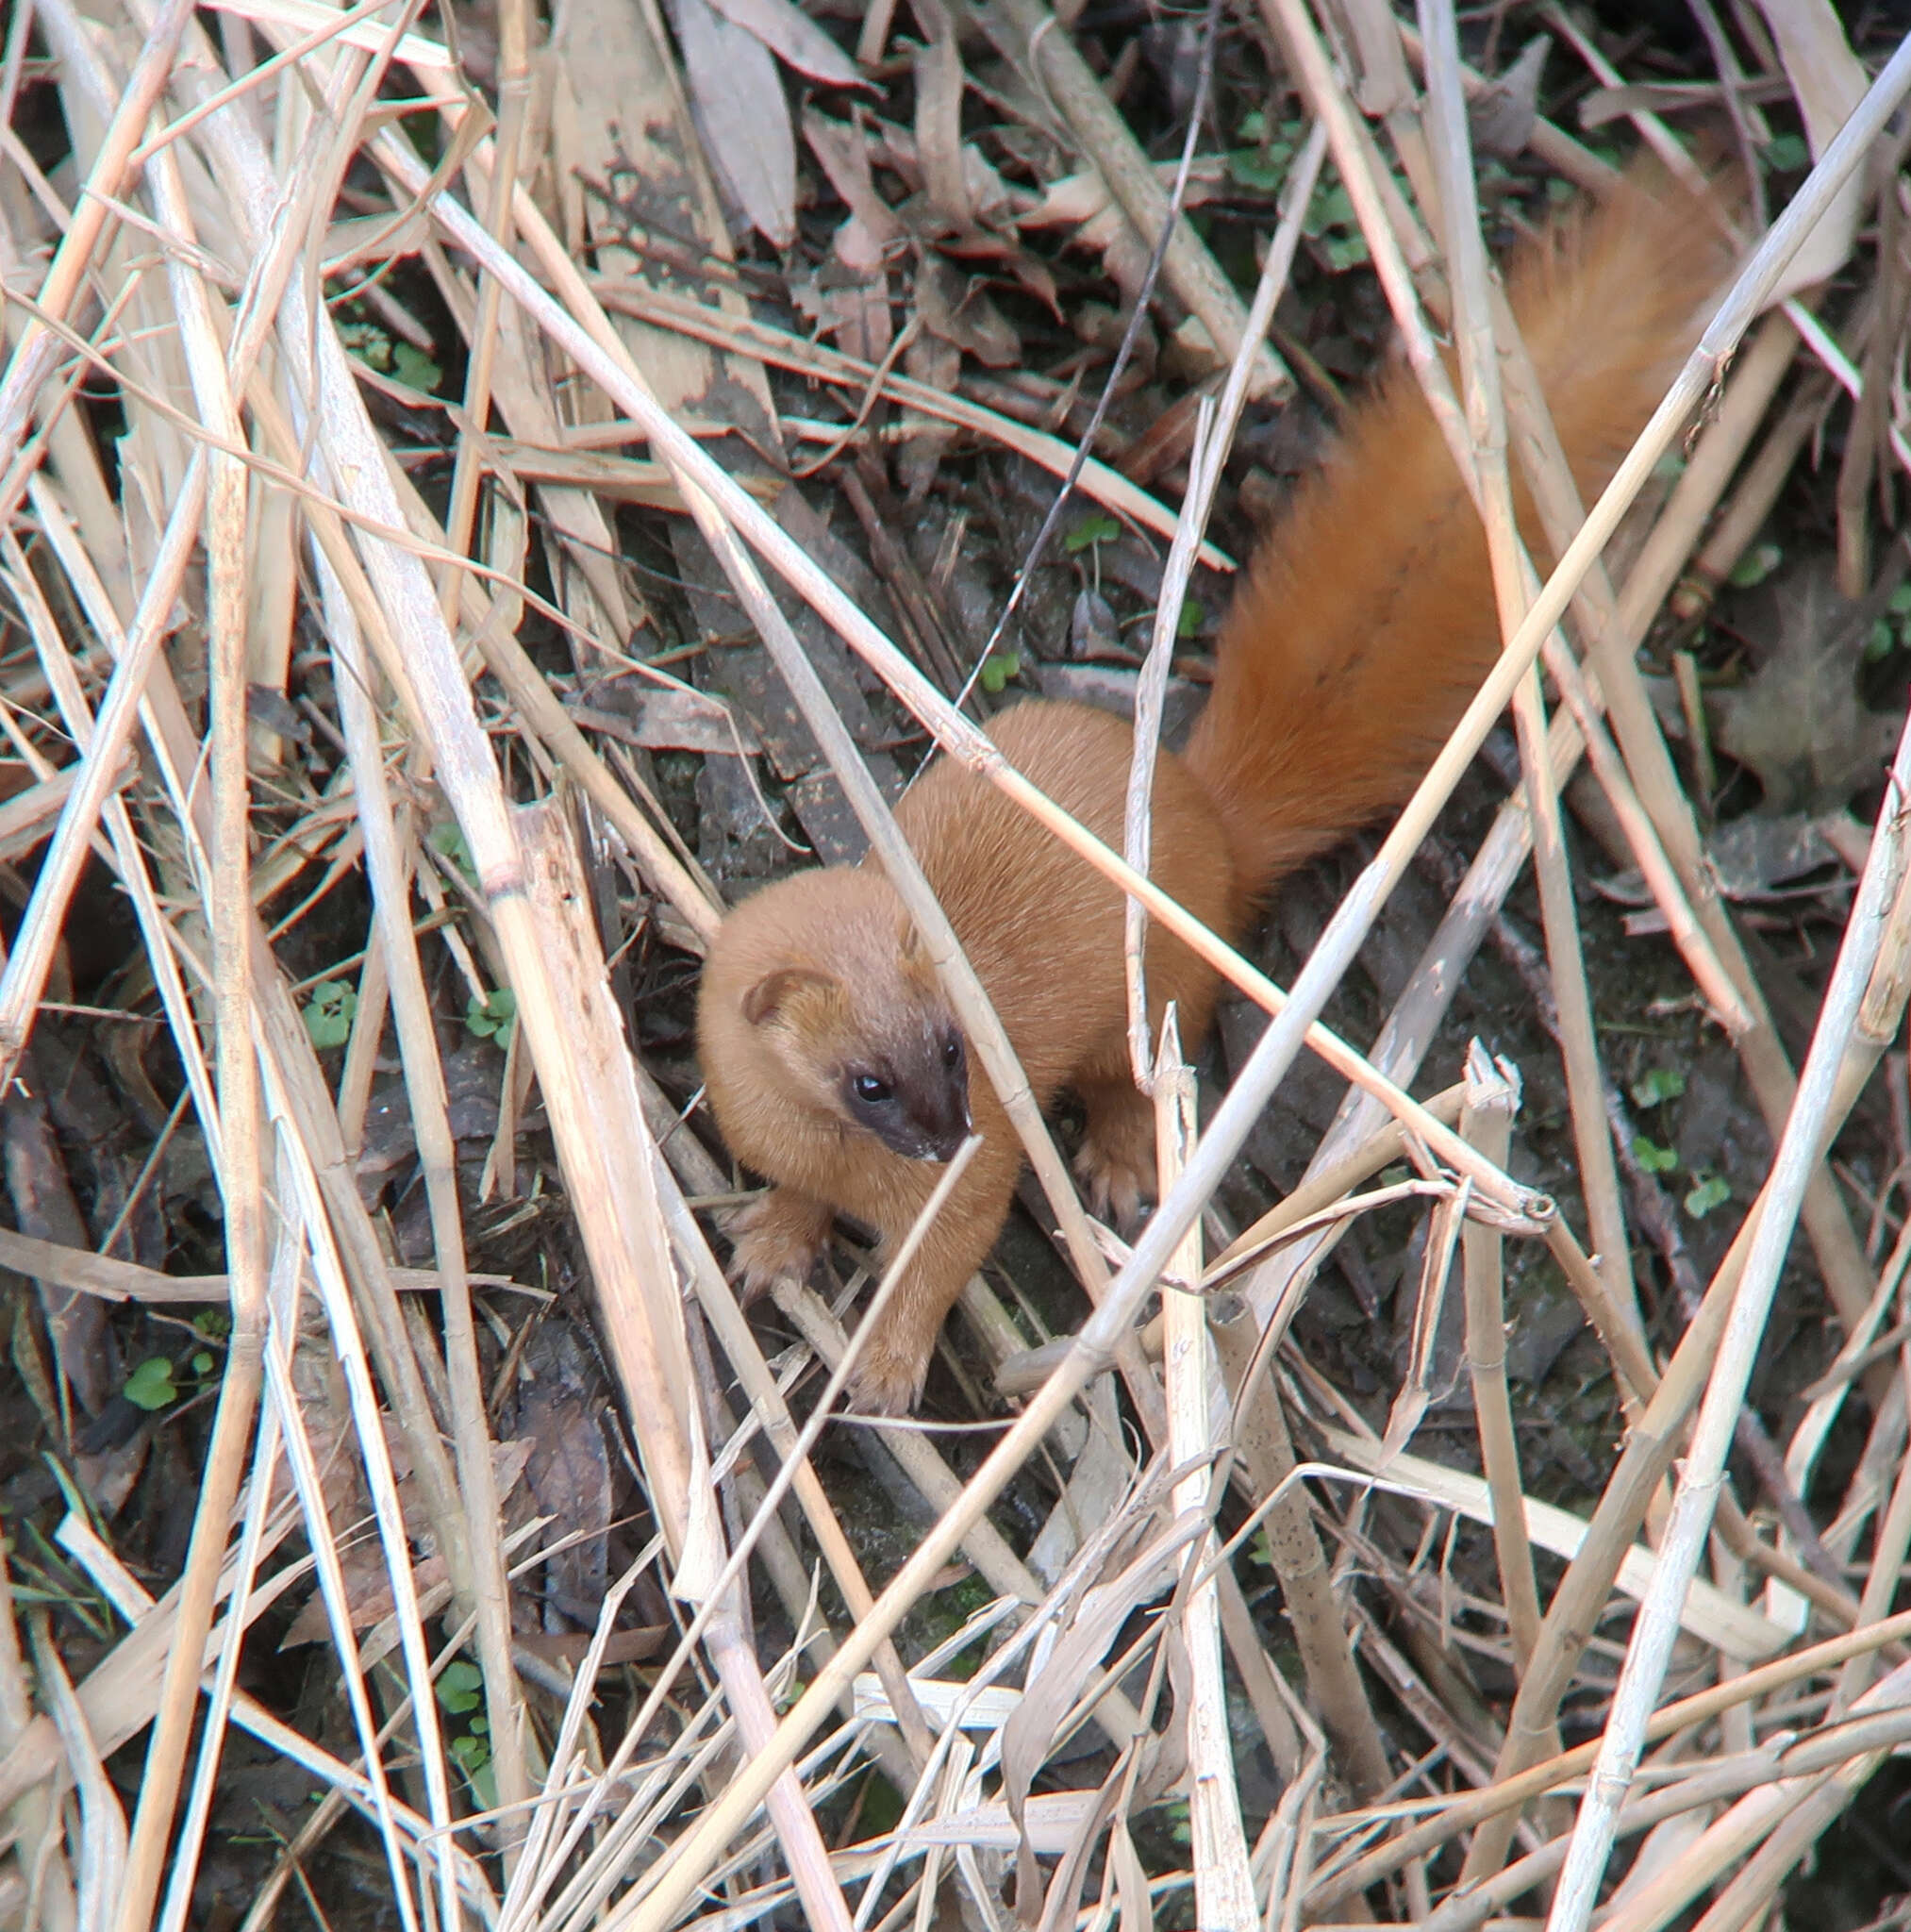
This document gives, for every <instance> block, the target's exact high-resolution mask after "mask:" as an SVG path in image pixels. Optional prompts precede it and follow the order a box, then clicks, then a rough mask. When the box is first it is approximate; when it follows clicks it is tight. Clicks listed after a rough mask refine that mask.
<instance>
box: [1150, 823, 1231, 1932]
mask: <svg viewBox="0 0 1911 1932" xmlns="http://www.w3.org/2000/svg"><path fill="white" fill-rule="evenodd" d="M1144 869H1145V860H1144ZM1153 1073H1154V1094H1155V1173H1156V1175H1157V1177H1158V1183H1159V1185H1158V1190H1157V1191H1158V1192H1159V1193H1160V1194H1161V1195H1162V1196H1164V1197H1165V1196H1166V1195H1167V1194H1168V1193H1169V1192H1170V1191H1171V1190H1172V1188H1173V1186H1174V1183H1175V1181H1176V1180H1177V1179H1178V1178H1179V1177H1180V1174H1181V1171H1182V1168H1183V1166H1184V1165H1185V1163H1186V1160H1187V1157H1188V1149H1189V1148H1190V1147H1191V1146H1192V1145H1193V1143H1194V1141H1195V1139H1196V1136H1197V1133H1198V1131H1199V1128H1198V1123H1197V1121H1196V1119H1195V1107H1194V1070H1193V1069H1192V1068H1191V1067H1189V1066H1188V1064H1187V1062H1186V1061H1184V1060H1183V1058H1182V1057H1181V1034H1180V1029H1179V1027H1178V1026H1177V1024H1176V1023H1175V1014H1174V1009H1173V1008H1172V1007H1171V1008H1169V1010H1168V1014H1167V1017H1166V1018H1165V1020H1164V1021H1163V1023H1162V1028H1161V1048H1160V1051H1159V1053H1158V1054H1156V1055H1155V1057H1154V1066H1153ZM1169 1267H1170V1269H1171V1270H1172V1272H1173V1273H1174V1274H1176V1275H1178V1276H1179V1277H1180V1278H1181V1279H1182V1280H1183V1281H1198V1280H1200V1278H1201V1222H1200V1220H1199V1218H1197V1219H1195V1220H1194V1221H1193V1222H1191V1223H1190V1224H1188V1232H1187V1233H1186V1234H1185V1235H1184V1236H1183V1237H1182V1240H1181V1244H1180V1246H1179V1247H1178V1248H1177V1249H1176V1250H1175V1252H1174V1254H1173V1255H1172V1257H1170V1261H1169ZM1163 1302H1164V1307H1163V1313H1164V1315H1165V1318H1166V1325H1167V1335H1166V1341H1165V1348H1164V1360H1163V1368H1164V1371H1165V1374H1164V1378H1163V1379H1164V1381H1165V1383H1166V1387H1167V1394H1168V1452H1169V1457H1170V1460H1171V1461H1172V1462H1173V1463H1174V1465H1175V1466H1176V1467H1177V1468H1182V1469H1186V1470H1188V1472H1189V1473H1188V1474H1187V1475H1186V1476H1184V1477H1183V1478H1182V1479H1181V1480H1180V1481H1179V1482H1178V1483H1176V1484H1175V1486H1174V1489H1173V1491H1172V1495H1173V1502H1174V1507H1175V1509H1176V1510H1177V1511H1178V1512H1180V1511H1192V1512H1194V1513H1195V1514H1197V1515H1200V1516H1204V1517H1206V1516H1211V1514H1212V1511H1213V1509H1214V1507H1215V1505H1216V1504H1217V1503H1218V1502H1219V1501H1220V1494H1219V1491H1218V1486H1217V1485H1216V1484H1215V1482H1214V1477H1213V1457H1214V1452H1215V1450H1216V1449H1217V1447H1218V1446H1220V1445H1218V1444H1217V1443H1216V1442H1215V1441H1214V1440H1213V1436H1212V1431H1211V1418H1212V1415H1213V1412H1214V1411H1213V1404H1212V1396H1213V1394H1214V1392H1215V1391H1214V1387H1213V1382H1212V1379H1211V1376H1212V1365H1214V1361H1215V1358H1214V1356H1213V1352H1212V1344H1211V1343H1210V1342H1209V1340H1208V1334H1207V1304H1206V1302H1205V1300H1204V1299H1203V1298H1202V1297H1201V1296H1199V1295H1195V1294H1188V1293H1185V1292H1178V1291H1175V1290H1173V1289H1168V1290H1166V1291H1164V1295H1163ZM1214 1549H1215V1536H1214V1531H1213V1530H1212V1529H1211V1528H1210V1529H1209V1531H1208V1532H1207V1534H1206V1536H1205V1537H1204V1538H1203V1539H1201V1540H1200V1541H1196V1542H1192V1543H1190V1544H1189V1545H1188V1553H1187V1557H1186V1559H1185V1562H1184V1565H1183V1569H1184V1573H1185V1574H1189V1575H1192V1573H1194V1572H1196V1571H1199V1570H1200V1569H1201V1568H1202V1567H1203V1566H1204V1565H1205V1564H1206V1563H1207V1562H1208V1560H1209V1558H1210V1557H1211V1555H1212V1553H1213V1552H1214ZM1180 1603H1181V1630H1182V1641H1183V1643H1184V1644H1185V1645H1186V1647H1187V1652H1188V1708H1187V1710H1186V1711H1185V1712H1184V1713H1182V1715H1183V1717H1184V1719H1185V1722H1186V1724H1187V1727H1188V1822H1189V1826H1190V1829H1191V1831H1192V1834H1193V1847H1192V1849H1193V1858H1194V1904H1195V1918H1196V1922H1197V1923H1198V1924H1201V1925H1203V1926H1204V1927H1212V1928H1213V1932H1252V1928H1253V1927H1254V1926H1255V1924H1256V1912H1255V1888H1254V1880H1253V1879H1252V1878H1251V1877H1250V1875H1249V1873H1248V1845H1247V1833H1246V1831H1245V1829H1244V1828H1243V1826H1242V1824H1241V1813H1240V1790H1239V1788H1238V1785H1237V1784H1236V1782H1235V1771H1234V1739H1233V1736H1232V1734H1231V1733H1230V1731H1229V1728H1228V1717H1227V1691H1226V1686H1225V1684H1224V1683H1223V1681H1222V1678H1221V1600H1220V1593H1219V1590H1218V1588H1217V1585H1216V1583H1215V1581H1214V1579H1213V1577H1212V1576H1209V1577H1207V1578H1206V1579H1205V1580H1203V1579H1201V1578H1199V1577H1195V1578H1194V1580H1193V1581H1192V1583H1191V1585H1190V1587H1189V1588H1188V1589H1186V1590H1185V1591H1183V1592H1181V1594H1180Z"/></svg>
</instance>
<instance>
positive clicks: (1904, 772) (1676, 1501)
mask: <svg viewBox="0 0 1911 1932" xmlns="http://www.w3.org/2000/svg"><path fill="white" fill-rule="evenodd" d="M1900 51H1901V55H1902V56H1903V60H1904V66H1905V72H1906V76H1907V78H1911V41H1907V42H1905V45H1904V47H1903V48H1902V49H1901V50H1900ZM1907 788H1911V724H1907V726H1906V729H1905V732H1904V735H1903V739H1902V740H1901V741H1900V745H1899V751H1898V758H1897V759H1896V762H1895V763H1894V765H1893V767H1892V779H1891V788H1890V790H1888V791H1887V792H1886V808H1885V811H1884V813H1883V815H1882V816H1881V818H1880V820H1879V824H1878V829H1877V831H1876V833H1875V835H1874V836H1873V838H1872V841H1871V850H1870V854H1869V858H1868V859H1867V861H1866V865H1865V872H1864V875H1863V877H1862V879H1861V880H1860V882H1859V888H1858V897H1857V901H1856V903H1855V904H1854V905H1853V908H1852V912H1851V916H1850V918H1849V919H1848V920H1847V922H1846V925H1845V935H1844V941H1843V943H1842V944H1841V945H1840V947H1839V949H1838V958H1837V963H1836V967H1835V968H1834V969H1833V973H1832V978H1831V983H1830V985H1829V986H1828V987H1827V989H1826V991H1825V995H1824V1001H1823V1005H1822V1007H1821V1008H1820V1017H1819V1024H1818V1026H1817V1028H1816V1030H1815V1031H1814V1034H1813V1037H1812V1045H1811V1051H1810V1053H1809V1054H1808V1055H1807V1056H1806V1059H1805V1065H1804V1071H1803V1075H1802V1076H1801V1078H1800V1081H1799V1087H1798V1098H1797V1101H1796V1102H1795V1104H1794V1106H1793V1108H1792V1110H1791V1114H1790V1116H1789V1118H1788V1119H1787V1120H1786V1129H1785V1132H1784V1134H1783V1135H1782V1136H1781V1137H1780V1140H1779V1143H1778V1146H1777V1148H1776V1149H1775V1150H1774V1153H1773V1156H1772V1163H1771V1170H1770V1174H1768V1176H1767V1178H1766V1182H1765V1186H1764V1187H1763V1188H1762V1189H1761V1190H1760V1196H1759V1198H1760V1203H1761V1210H1760V1212H1759V1214H1758V1218H1757V1228H1756V1232H1755V1234H1754V1235H1753V1240H1752V1242H1751V1244H1750V1248H1749V1251H1748V1253H1747V1255H1746V1258H1745V1261H1744V1264H1743V1270H1742V1273H1741V1274H1740V1277H1739V1282H1738V1288H1737V1295H1736V1297H1735V1299H1734V1302H1733V1306H1732V1313H1731V1318H1730V1320H1729V1322H1728V1324H1726V1327H1725V1330H1724V1334H1723V1336H1722V1339H1721V1342H1720V1351H1719V1356H1718V1359H1717V1361H1716V1363H1715V1364H1714V1367H1713V1370H1712V1373H1711V1374H1710V1376H1709V1377H1708V1380H1707V1385H1706V1389H1705V1394H1704V1399H1703V1402H1702V1404H1701V1406H1700V1409H1699V1415H1698V1420H1697V1422H1696V1423H1695V1424H1694V1426H1693V1430H1692V1439H1691V1442H1690V1444H1689V1445H1688V1447H1687V1453H1686V1457H1685V1461H1684V1463H1683V1465H1682V1467H1681V1469H1680V1472H1679V1481H1678V1486H1677V1489H1676V1490H1675V1491H1674V1493H1673V1498H1672V1513H1671V1518H1670V1523H1669V1524H1668V1525H1667V1528H1666V1532H1665V1535H1664V1538H1663V1539H1662V1541H1661V1542H1660V1546H1659V1560H1658V1567H1657V1568H1656V1569H1655V1570H1654V1572H1653V1585H1652V1589H1651V1591H1649V1592H1648V1593H1647V1596H1646V1599H1645V1602H1644V1603H1643V1604H1642V1605H1641V1607H1640V1610H1639V1615H1638V1618H1637V1621H1636V1623H1635V1624H1634V1626H1633V1634H1632V1641H1631V1642H1630V1643H1629V1644H1628V1646H1627V1649H1626V1661H1625V1665H1624V1667H1623V1669H1622V1670H1621V1672H1620V1682H1619V1689H1618V1691H1617V1692H1616V1693H1615V1695H1614V1699H1613V1707H1612V1714H1611V1716H1610V1718H1609V1719H1608V1721H1607V1725H1606V1732H1605V1738H1604V1746H1603V1749H1602V1751H1601V1754H1600V1757H1599V1762H1598V1767H1597V1771H1596V1774H1595V1776H1594V1779H1593V1783H1592V1788H1591V1790H1589V1791H1588V1792H1587V1797H1586V1799H1585V1801H1584V1802H1583V1803H1582V1805H1581V1807H1580V1812H1579V1821H1578V1824H1577V1825H1576V1826H1575V1828H1574V1831H1573V1844H1572V1850H1571V1851H1570V1853H1569V1854H1568V1857H1567V1860H1566V1864H1565V1866H1564V1868H1563V1869H1562V1871H1561V1874H1560V1890H1559V1894H1558V1897H1557V1899H1556V1900H1555V1903H1554V1915H1555V1920H1554V1922H1555V1924H1556V1925H1557V1926H1558V1927H1559V1932H1581V1928H1582V1927H1583V1926H1584V1925H1585V1924H1586V1923H1587V1919H1588V1917H1589V1916H1590V1913H1591V1911H1592V1907H1593V1904H1594V1902H1595V1900H1596V1898H1597V1896H1598V1888H1599V1883H1600V1879H1601V1877H1602V1875H1603V1874H1604V1870H1605V1863H1606V1857H1607V1855H1608V1853H1609V1851H1610V1848H1611V1844H1612V1832H1613V1827H1614V1824H1615V1822H1616V1819H1617V1814H1618V1809H1619V1804H1620V1799H1621V1797H1622V1796H1623V1794H1624V1791H1625V1790H1626V1788H1627V1786H1628V1785H1629V1783H1630V1781H1631V1777H1632V1773H1633V1771H1634V1769H1635V1767H1636V1766H1637V1761H1638V1751H1639V1749H1640V1740H1641V1739H1642V1737H1643V1735H1644V1728H1645V1724H1646V1722H1647V1720H1648V1719H1649V1717H1650V1716H1651V1712H1652V1707H1653V1705H1654V1704H1655V1703H1656V1702H1657V1700H1658V1694H1659V1687H1660V1684H1661V1682H1662V1681H1663V1678H1664V1675H1665V1671H1666V1667H1667V1665H1668V1664H1669V1663H1670V1660H1671V1647H1672V1641H1673V1639H1674V1637H1675V1636H1676V1634H1677V1629H1678V1607H1679V1604H1680V1602H1681V1601H1682V1600H1683V1598H1684V1596H1685V1593H1686V1589H1687V1585H1688V1584H1689V1583H1690V1581H1691V1578H1692V1576H1693V1574H1695V1572H1696V1570H1697V1566H1698V1562H1699V1558H1700V1556H1701V1554H1702V1552H1703V1545H1704V1541H1705V1537H1706V1534H1707V1532H1708V1531H1709V1530H1710V1528H1711V1524H1712V1515H1713V1510H1714V1508H1715V1507H1716V1504H1717V1500H1718V1494H1719V1490H1720V1485H1721V1484H1722V1482H1723V1479H1724V1468H1725V1458H1726V1457H1727V1456H1728V1455H1729V1454H1730V1452H1731V1446H1732V1440H1733V1433H1734V1430H1735V1427H1736V1425H1737V1419H1738V1412H1739V1409H1740V1407H1742V1406H1743V1402H1744V1396H1745V1389H1746V1386H1747V1384H1748V1382H1749V1381H1750V1379H1751V1374H1752V1366H1753V1359H1754V1357H1756V1354H1757V1350H1758V1344H1759V1341H1761V1339H1762V1338H1763V1336H1764V1333H1765V1323H1766V1318H1767V1316H1768V1314H1769V1313H1770V1306H1771V1297H1772V1294H1773V1293H1774V1292H1775V1291H1776V1289H1777V1286H1778V1275H1779V1270H1780V1267H1781V1265H1782V1264H1783V1262H1784V1258H1785V1253H1786V1248H1787V1247H1788V1246H1789V1244H1790V1238H1791V1231H1792V1227H1793V1224H1794V1222H1795V1221H1796V1218H1797V1215H1798V1211H1799V1208H1800V1207H1801V1206H1802V1204H1803V1196H1804V1190H1805V1187H1806V1185H1807V1183H1808V1181H1809V1178H1810V1176H1811V1174H1813V1173H1814V1172H1816V1171H1818V1170H1819V1167H1820V1160H1821V1158H1822V1156H1823V1151H1824V1148H1825V1146H1826V1145H1827V1144H1828V1141H1827V1131H1828V1129H1829V1128H1831V1127H1832V1126H1835V1125H1836V1121H1835V1119H1834V1113H1833V1109H1834V1102H1835V1099H1836V1090H1837V1086H1838V1075H1839V1073H1840V1070H1841V1067H1842V1064H1843V1061H1844V1058H1845V1052H1846V1048H1847V1045H1848V1043H1849V1041H1850V1040H1851V1038H1852V1035H1853V1032H1854V1030H1855V1028H1856V1026H1857V1023H1858V1017H1859V1012H1860V1008H1861V1007H1862V1006H1863V1004H1864V1001H1865V998H1866V994H1867V992H1868V991H1869V986H1870V982H1871V976H1872V969H1873V968H1874V966H1875V965H1876V964H1877V961H1878V958H1879V954H1880V949H1881V947H1882V946H1883V943H1884V941H1885V938H1886V930H1887V928H1888V925H1889V923H1890V920H1891V916H1892V913H1893V911H1894V909H1895V910H1898V911H1900V912H1901V913H1902V912H1903V910H1904V909H1905V908H1902V907H1898V906H1897V905H1896V902H1897V900H1898V894H1899V889H1900V885H1901V883H1902V881H1903V875H1904V873H1905V869H1906V867H1905V861H1906V846H1905V836H1904V826H1903V821H1902V819H1901V817H1900V815H1899V811H1898V807H1897V803H1896V801H1897V800H1898V799H1900V798H1903V797H1904V796H1906V795H1907Z"/></svg>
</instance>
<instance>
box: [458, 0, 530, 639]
mask: <svg viewBox="0 0 1911 1932" xmlns="http://www.w3.org/2000/svg"><path fill="white" fill-rule="evenodd" d="M528 14H529V7H528V5H527V0H504V4H503V5H502V6H500V8H498V16H497V18H498V121H497V127H496V129H495V131H494V133H493V135H492V142H493V152H492V163H491V177H490V203H489V205H488V206H487V208H486V209H485V225H486V226H487V227H488V228H489V229H490V232H491V234H492V236H493V237H494V238H495V239H496V241H497V243H498V245H499V247H501V248H506V249H508V248H509V247H510V245H511V201H512V197H513V196H514V195H515V193H516V192H517V187H518V169H519V165H520V162H521V160H522V158H523V144H524V124H525V120H526V117H527V116H528V114H529V111H530V92H531V87H530V75H529V68H530V58H531V48H530V22H529V18H528ZM474 200H475V197H474ZM503 305H504V291H503V290H502V289H500V288H499V287H498V285H497V282H496V280H495V279H494V278H493V277H492V276H490V275H485V274H484V273H483V272H482V270H480V272H479V275H478V294H477V314H476V316H475V318H474V323H473V326H472V329H471V335H470V343H471V361H470V363H469V365H468V367H467V368H466V371H465V382H464V411H465V419H466V421H467V422H469V423H470V425H471V426H472V428H473V430H474V431H476V432H478V434H475V435H472V436H461V437H459V438H458V443H457V456H456V457H455V458H453V461H452V471H451V495H450V501H449V504H448V506H447V508H446V510H445V515H444V535H445V547H446V548H447V549H448V550H452V551H455V552H457V553H459V554H462V552H463V551H464V550H465V549H466V547H467V546H468V545H469V543H470V542H471V533H472V525H473V523H474V520H475V518H476V515H477V497H478V486H479V483H480V480H481V474H482V473H481V466H480V463H479V449H480V437H481V435H482V433H483V432H484V430H485V429H486V427H487V425H489V424H490V415H491V369H492V365H493V363H494V361H495V360H496V358H497V354H498V315H499V312H500V310H501V308H503ZM463 577H464V573H463V572H462V571H461V570H457V569H455V568H453V567H451V566H447V567H446V568H445V569H444V571H443V572H442V573H441V574H440V597H441V600H442V602H443V606H444V620H445V622H446V623H447V624H455V623H456V622H457V598H458V594H459V587H460V585H461V583H462V580H463Z"/></svg>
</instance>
